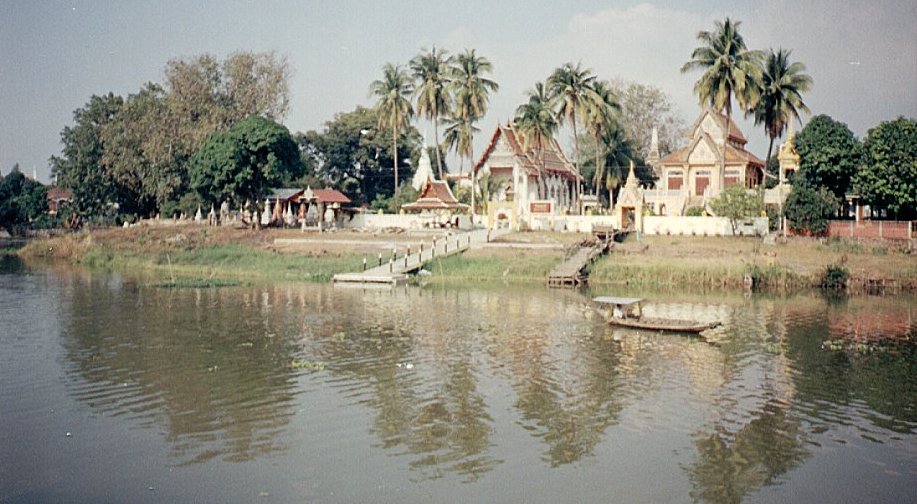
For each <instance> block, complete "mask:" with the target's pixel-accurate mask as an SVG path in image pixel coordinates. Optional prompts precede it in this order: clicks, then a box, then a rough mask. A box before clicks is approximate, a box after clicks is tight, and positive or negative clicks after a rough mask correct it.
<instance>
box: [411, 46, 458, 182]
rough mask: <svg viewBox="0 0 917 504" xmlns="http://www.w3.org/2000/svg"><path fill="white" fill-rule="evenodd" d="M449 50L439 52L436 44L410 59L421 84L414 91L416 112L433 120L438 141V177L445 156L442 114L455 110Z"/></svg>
mask: <svg viewBox="0 0 917 504" xmlns="http://www.w3.org/2000/svg"><path fill="white" fill-rule="evenodd" d="M447 54H448V53H447V52H446V51H443V50H440V51H439V52H436V48H435V47H434V48H433V49H432V50H431V51H430V52H428V53H422V54H419V55H417V56H415V57H414V59H412V60H411V71H412V72H413V73H414V78H415V79H416V80H417V82H418V84H417V87H416V89H415V90H414V93H415V94H416V98H417V114H419V115H422V116H424V117H426V118H427V119H429V120H430V121H432V122H433V137H434V141H435V143H436V166H437V168H439V178H440V179H442V178H443V160H442V155H441V154H440V143H439V118H440V117H443V116H444V115H447V114H449V112H450V111H451V110H452V98H451V97H450V96H449V91H448V85H449V77H448V72H449V67H450V65H451V64H452V58H451V57H449V56H447Z"/></svg>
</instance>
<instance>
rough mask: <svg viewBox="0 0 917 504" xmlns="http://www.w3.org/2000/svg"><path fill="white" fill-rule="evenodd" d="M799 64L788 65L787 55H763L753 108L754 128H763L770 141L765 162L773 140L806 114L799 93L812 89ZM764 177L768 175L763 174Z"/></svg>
mask: <svg viewBox="0 0 917 504" xmlns="http://www.w3.org/2000/svg"><path fill="white" fill-rule="evenodd" d="M805 71H806V67H805V65H803V64H802V63H800V62H798V61H797V62H795V63H790V51H788V50H784V49H779V50H778V51H777V52H774V50H773V49H771V50H770V52H769V53H768V54H767V55H766V57H765V59H764V62H763V65H762V72H761V79H760V82H759V83H758V84H759V86H760V91H759V94H760V96H759V98H758V101H757V104H756V105H755V108H754V115H755V124H763V125H764V129H765V131H766V132H767V136H768V137H769V138H770V144H769V145H768V147H767V158H766V160H765V168H767V164H768V163H767V162H768V161H770V159H771V152H772V151H773V149H774V140H776V139H777V138H779V137H781V136H783V131H784V130H785V129H786V126H787V123H789V122H790V121H792V120H793V119H796V120H799V113H800V112H805V113H807V114H808V113H809V107H807V106H806V104H805V103H804V102H803V101H802V93H804V92H806V91H808V90H809V88H810V87H812V78H811V77H809V75H808V74H806V73H804V72H805ZM765 173H769V172H768V170H765Z"/></svg>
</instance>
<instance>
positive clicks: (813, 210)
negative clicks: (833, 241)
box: [783, 178, 840, 234]
mask: <svg viewBox="0 0 917 504" xmlns="http://www.w3.org/2000/svg"><path fill="white" fill-rule="evenodd" d="M797 180H799V179H798V178H797ZM839 206H840V205H839V204H838V201H837V198H836V197H835V196H834V194H832V193H831V191H830V190H829V189H828V188H826V187H817V188H816V187H814V186H812V185H811V184H810V183H809V182H806V181H805V180H800V181H799V182H798V183H795V184H794V185H793V190H792V191H791V192H790V195H789V196H787V198H786V203H785V204H784V209H783V211H784V213H785V215H786V218H787V220H788V221H789V224H790V227H792V228H793V229H795V230H797V231H801V232H802V233H805V234H822V233H825V232H827V231H828V219H830V218H831V217H833V216H834V214H835V213H836V212H837V209H838V207H839Z"/></svg>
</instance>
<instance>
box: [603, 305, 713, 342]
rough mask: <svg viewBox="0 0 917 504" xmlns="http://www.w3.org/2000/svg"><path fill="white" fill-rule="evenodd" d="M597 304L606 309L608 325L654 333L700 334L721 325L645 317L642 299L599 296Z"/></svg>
mask: <svg viewBox="0 0 917 504" xmlns="http://www.w3.org/2000/svg"><path fill="white" fill-rule="evenodd" d="M593 301H595V302H596V303H598V304H600V305H603V306H605V307H606V310H607V312H608V313H607V315H606V318H607V319H608V323H609V324H612V325H618V326H623V327H632V328H634V329H648V330H652V331H672V332H694V333H699V332H701V331H705V330H707V329H713V328H714V327H716V326H718V325H720V323H719V322H718V321H717V322H700V321H696V320H680V319H669V318H657V317H645V316H643V311H642V309H641V307H640V303H641V302H642V301H643V300H642V299H640V298H621V297H612V296H599V297H597V298H595V299H593Z"/></svg>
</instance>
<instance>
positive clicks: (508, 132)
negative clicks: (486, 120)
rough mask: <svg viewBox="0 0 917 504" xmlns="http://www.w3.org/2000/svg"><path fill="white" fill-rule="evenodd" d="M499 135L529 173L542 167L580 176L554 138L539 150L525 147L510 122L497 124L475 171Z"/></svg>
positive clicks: (496, 141) (536, 172)
mask: <svg viewBox="0 0 917 504" xmlns="http://www.w3.org/2000/svg"><path fill="white" fill-rule="evenodd" d="M501 137H503V138H506V142H507V143H508V144H509V146H510V148H511V149H512V151H513V156H514V158H515V161H516V162H517V163H518V164H519V166H520V167H521V168H522V169H523V170H525V172H526V173H528V174H529V175H535V174H538V173H540V172H541V171H542V167H543V168H544V170H546V171H548V172H551V173H554V174H557V175H560V176H562V177H565V178H571V179H580V178H582V177H581V176H580V175H579V174H578V173H576V167H575V166H574V165H573V163H571V162H570V160H569V159H567V156H566V155H565V154H564V151H563V149H562V148H561V147H560V144H559V143H558V142H557V140H556V139H555V138H553V137H552V138H551V140H550V142H548V144H547V145H545V146H544V149H542V150H541V151H540V152H539V151H536V149H534V148H533V147H532V146H529V147H528V148H527V149H526V148H524V147H523V146H524V145H525V138H524V136H523V134H522V132H520V131H519V130H518V129H516V127H515V126H514V125H513V124H512V123H506V124H505V125H504V124H498V125H497V128H496V129H495V130H494V133H493V135H492V136H491V137H490V142H489V143H488V144H487V148H485V149H484V153H483V154H482V155H481V158H480V159H479V160H478V162H477V163H476V164H475V165H474V171H475V172H477V171H478V170H480V169H481V167H482V166H483V165H484V163H486V162H487V160H488V158H490V155H491V153H493V150H494V148H496V146H497V144H498V143H499V140H500V138H501Z"/></svg>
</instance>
